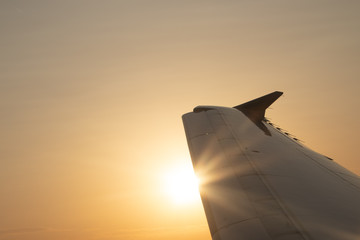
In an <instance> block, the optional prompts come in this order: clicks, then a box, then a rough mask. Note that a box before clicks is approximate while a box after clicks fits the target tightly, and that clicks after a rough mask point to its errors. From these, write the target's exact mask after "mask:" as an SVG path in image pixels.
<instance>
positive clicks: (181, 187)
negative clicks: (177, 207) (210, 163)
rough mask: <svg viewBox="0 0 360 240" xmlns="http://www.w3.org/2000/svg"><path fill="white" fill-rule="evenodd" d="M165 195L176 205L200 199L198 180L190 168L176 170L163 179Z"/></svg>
mask: <svg viewBox="0 0 360 240" xmlns="http://www.w3.org/2000/svg"><path fill="white" fill-rule="evenodd" d="M165 187H166V192H167V194H168V195H169V196H170V197H171V198H172V200H173V201H174V202H175V203H177V204H187V203H193V202H196V201H198V200H199V199H200V195H199V180H198V178H197V177H196V175H195V174H194V171H193V170H192V169H191V168H189V169H188V168H176V169H173V170H171V171H169V172H168V173H167V174H166V177H165Z"/></svg>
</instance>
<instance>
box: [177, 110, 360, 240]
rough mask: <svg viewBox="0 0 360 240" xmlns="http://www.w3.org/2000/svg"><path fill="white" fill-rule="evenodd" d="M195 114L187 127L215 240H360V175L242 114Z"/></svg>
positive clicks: (186, 117)
mask: <svg viewBox="0 0 360 240" xmlns="http://www.w3.org/2000/svg"><path fill="white" fill-rule="evenodd" d="M240 106H241V105H240ZM195 110H196V111H194V112H191V113H187V114H185V115H183V122H184V127H185V132H186V136H187V140H188V145H189V149H190V154H191V158H192V162H193V166H194V169H195V172H196V174H197V175H198V176H199V177H200V179H201V186H200V195H201V198H202V201H203V206H204V209H205V213H206V216H207V220H208V223H209V228H210V231H211V234H212V237H213V239H216V240H232V239H240V240H242V239H244V240H249V239H251V240H258V239H259V240H260V239H261V240H267V239H279V240H280V239H281V240H298V239H299V240H300V239H317V240H320V239H321V240H322V239H330V240H332V239H333V240H335V239H348V240H350V239H351V240H353V239H359V238H360V207H359V206H360V188H359V187H360V178H359V177H358V176H357V175H355V174H353V173H351V172H350V171H348V170H347V169H345V168H343V167H341V166H340V165H338V164H337V163H335V162H334V161H331V160H329V159H328V158H326V157H324V156H322V155H320V154H318V153H315V152H313V151H312V150H310V149H308V148H306V147H304V146H303V145H301V144H299V143H298V142H296V141H294V140H293V139H291V138H289V137H288V136H287V135H285V134H283V133H282V132H280V131H278V130H277V129H276V128H274V127H273V126H271V125H270V124H268V123H267V122H266V121H262V122H261V126H260V125H259V123H258V122H254V119H250V118H249V116H247V115H246V114H245V113H244V112H242V111H239V110H238V109H235V108H225V107H214V106H202V107H197V108H195ZM263 111H265V110H263ZM264 127H265V128H266V130H264Z"/></svg>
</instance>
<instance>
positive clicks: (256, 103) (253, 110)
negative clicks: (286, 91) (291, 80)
mask: <svg viewBox="0 0 360 240" xmlns="http://www.w3.org/2000/svg"><path fill="white" fill-rule="evenodd" d="M282 94H283V93H282V92H278V91H276V92H273V93H270V94H268V95H265V96H262V97H259V98H256V99H254V100H251V101H249V102H246V103H243V104H241V105H238V106H235V107H234V108H236V109H237V110H239V111H241V112H242V113H244V114H245V115H246V116H247V117H248V118H249V119H250V120H251V121H253V122H254V123H255V124H260V123H261V121H262V120H264V117H265V110H266V109H267V108H268V107H269V106H270V105H271V104H272V103H273V102H275V101H276V100H277V99H278V98H279V97H280V96H281V95H282Z"/></svg>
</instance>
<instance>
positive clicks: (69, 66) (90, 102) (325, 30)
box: [0, 0, 360, 240]
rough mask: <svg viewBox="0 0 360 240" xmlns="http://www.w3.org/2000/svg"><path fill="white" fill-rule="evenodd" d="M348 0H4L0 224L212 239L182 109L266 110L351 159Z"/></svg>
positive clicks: (11, 235) (353, 88)
mask: <svg viewBox="0 0 360 240" xmlns="http://www.w3.org/2000/svg"><path fill="white" fill-rule="evenodd" d="M359 11H360V2H359V1H357V0H346V1H339V0H338V1H335V0H326V1H324V0H317V1H313V0H302V1H289V0H282V1H280V0H273V1H258V0H245V1H235V0H234V1H233V0H225V1H212V0H207V1H205V0H203V1H196V0H195V1H180V0H179V1H173V0H162V1H160V0H154V1H151V0H127V1H91V0H86V1H85V0H83V1H79V0H76V1H37V0H34V1H10V0H4V1H0V33H1V36H0V53H1V54H0V112H1V118H0V123H1V124H0V164H1V165H0V213H1V214H0V239H1V240H5V239H6V240H13V239H14V240H15V239H16V240H48V239H52V240H64V239H67V240H115V239H126V240H129V239H136V240H138V239H139V240H155V239H156V240H165V239H174V240H177V239H189V240H195V239H196V240H203V239H204V240H209V239H210V234H209V231H208V227H207V223H206V219H205V215H204V213H203V209H202V205H201V203H200V201H197V202H196V203H192V204H188V205H176V204H174V203H173V202H172V201H171V199H170V198H169V196H168V195H167V194H166V192H165V191H164V178H163V176H164V175H165V174H166V173H167V172H169V171H170V169H174V168H178V167H180V168H181V167H185V168H190V167H191V161H190V157H189V154H188V149H187V144H186V138H185V134H184V131H183V126H182V122H181V115H182V114H183V113H185V112H188V111H191V110H192V108H193V107H194V106H195V105H200V104H211V105H223V106H235V105H238V104H240V103H242V102H245V101H247V100H251V99H252V98H256V97H259V96H262V95H264V94H267V93H269V92H272V91H275V90H279V91H284V92H285V95H284V97H282V98H280V99H279V100H278V101H277V102H276V103H275V104H274V105H273V107H272V109H270V110H269V111H268V112H267V116H268V117H270V118H271V119H272V121H273V122H275V123H278V124H279V125H280V126H281V127H283V128H285V129H287V130H288V131H290V133H293V134H294V135H296V136H297V137H298V138H300V139H302V140H303V141H304V142H305V144H306V145H308V146H310V147H311V148H312V149H314V150H316V151H318V152H320V153H322V154H325V155H327V156H330V157H332V158H334V159H335V161H337V162H338V163H340V164H341V165H343V166H345V167H347V168H349V169H350V170H352V171H353V172H355V173H357V174H359V173H360V163H359V161H358V156H357V155H358V152H357V150H358V148H359V140H358V138H359V135H360V127H359V124H358V123H359V118H360V113H359V105H360V98H359V92H360V81H359V80H360V79H359V77H360V67H359V63H360V31H359V30H360V14H359Z"/></svg>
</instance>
